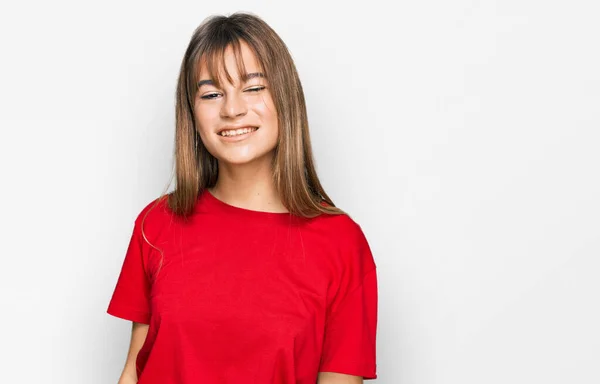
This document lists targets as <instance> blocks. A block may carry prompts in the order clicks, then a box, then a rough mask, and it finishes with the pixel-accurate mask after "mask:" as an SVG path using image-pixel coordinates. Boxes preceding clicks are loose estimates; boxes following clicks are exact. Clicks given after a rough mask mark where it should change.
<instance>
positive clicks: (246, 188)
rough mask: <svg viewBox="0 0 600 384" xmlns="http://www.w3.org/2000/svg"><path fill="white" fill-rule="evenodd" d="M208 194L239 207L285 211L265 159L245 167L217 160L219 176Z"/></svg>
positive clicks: (267, 159)
mask: <svg viewBox="0 0 600 384" xmlns="http://www.w3.org/2000/svg"><path fill="white" fill-rule="evenodd" d="M208 189H209V191H210V192H211V193H212V194H213V195H214V196H215V197H216V198H218V199H219V200H221V201H223V202H225V203H227V204H230V205H233V206H237V207H240V208H245V209H251V210H255V211H264V212H277V213H280V212H287V209H286V208H285V206H284V205H283V204H282V203H281V199H280V198H279V195H278V193H277V190H276V188H275V185H274V183H273V175H272V171H271V161H270V159H269V158H266V159H264V160H263V161H260V162H252V163H247V164H230V163H225V162H223V161H219V177H218V179H217V183H216V184H215V186H214V187H212V188H208Z"/></svg>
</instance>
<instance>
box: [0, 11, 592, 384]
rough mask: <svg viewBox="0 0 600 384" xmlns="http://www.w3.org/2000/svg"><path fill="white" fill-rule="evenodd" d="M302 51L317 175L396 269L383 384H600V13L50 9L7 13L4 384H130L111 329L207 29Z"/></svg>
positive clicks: (118, 324)
mask: <svg viewBox="0 0 600 384" xmlns="http://www.w3.org/2000/svg"><path fill="white" fill-rule="evenodd" d="M237 10H241V11H251V12H254V13H256V14H258V15H259V16H261V17H262V18H264V19H265V20H266V21H267V22H268V23H269V24H270V25H271V26H272V27H273V28H274V29H275V30H276V31H277V32H278V33H279V34H280V35H281V37H282V38H283V40H284V41H285V42H286V44H287V45H288V47H289V49H290V51H291V52H292V55H293V57H294V59H295V62H296V65H297V67H298V70H299V73H300V76H301V79H302V81H303V85H304V88H305V93H306V99H307V103H308V111H309V120H310V129H311V135H312V140H313V147H314V150H315V157H316V161H317V167H318V172H319V175H320V177H321V180H322V182H323V184H324V186H325V189H326V191H327V192H328V193H329V194H330V195H331V197H332V198H333V200H334V202H335V204H336V205H338V206H340V207H341V208H342V209H345V210H346V211H348V212H349V213H351V214H352V215H353V217H354V218H355V219H356V220H357V222H359V223H360V224H361V226H362V228H363V230H364V232H365V234H366V235H367V238H368V240H369V242H370V244H371V247H372V249H373V252H374V255H375V258H376V263H377V264H378V273H379V275H378V276H379V288H380V307H379V327H378V336H379V338H378V346H377V352H378V373H379V379H378V381H377V382H378V383H385V384H395V383H401V384H454V383H456V384H459V383H460V384H465V383H468V384H471V383H472V384H480V383H486V384H494V383H498V384H506V383H511V384H516V383H524V384H525V383H527V384H530V383H544V384H554V383H569V384H570V383H577V384H586V383H599V382H600V369H598V367H599V364H600V327H599V324H600V308H599V302H600V298H599V296H600V279H599V278H598V276H599V272H600V262H599V258H598V256H599V255H600V203H599V199H598V196H600V172H599V166H600V150H599V149H598V148H599V146H600V133H599V128H600V117H599V114H598V107H599V106H600V75H599V71H598V68H600V55H599V49H598V37H599V36H600V23H598V16H599V11H600V8H599V7H598V5H597V2H593V1H587V2H584V1H571V2H565V1H562V2H559V1H541V0H540V1H532V0H503V1H475V0H454V1H443V0H437V1H429V0H426V1H406V2H402V3H395V2H384V1H368V2H364V3H356V4H355V5H350V4H348V3H347V2H341V1H340V2H326V1H314V2H307V1H303V2H260V1H237V2H236V1H212V2H207V1H174V2H169V3H168V4H167V2H164V1H161V2H149V1H138V2H117V1H103V2H99V1H95V2H83V1H77V2H76V1H71V2H66V1H50V2H43V1H32V2H20V3H16V2H15V3H12V4H7V5H4V4H3V5H2V6H1V10H0V43H1V44H0V52H1V61H0V63H1V66H2V67H1V71H0V108H1V114H0V128H1V130H0V131H1V137H0V153H1V156H2V158H1V162H0V164H1V167H2V169H1V172H2V173H1V174H2V178H3V185H2V192H1V193H2V201H3V206H2V214H1V215H0V217H1V224H2V256H1V257H2V266H1V268H0V294H1V295H2V298H1V299H2V315H1V317H0V320H1V322H2V324H1V328H0V352H1V354H2V356H0V357H1V359H2V364H1V365H2V368H1V369H0V382H2V383H60V384H71V383H73V384H75V383H77V384H80V383H89V384H92V383H98V384H100V383H116V381H117V378H118V376H119V374H120V371H121V369H122V366H123V363H124V361H125V356H126V352H127V347H128V343H129V337H130V328H131V324H130V323H129V322H126V321H124V320H121V319H117V318H114V317H112V316H109V315H107V314H106V312H105V311H106V307H107V305H108V302H109V299H110V296H111V294H112V290H113V288H114V285H115V283H116V279H117V276H118V273H119V269H120V267H121V263H122V260H123V257H124V255H125V250H126V247H127V243H128V240H129V236H130V233H131V229H132V228H133V221H134V219H135V215H136V214H137V213H138V212H139V211H140V210H141V208H142V207H143V206H144V205H145V204H147V203H149V202H150V201H151V200H152V199H154V198H156V197H157V196H158V195H159V194H160V193H161V192H162V191H163V189H164V188H165V187H166V186H167V185H168V183H169V178H170V171H171V166H172V155H171V153H172V150H173V132H174V92H175V82H176V77H177V74H178V69H179V64H180V61H181V58H182V57H183V53H184V50H185V48H186V46H187V44H188V41H189V38H190V36H191V34H192V32H193V30H194V28H195V27H196V26H197V25H198V24H199V23H200V22H201V21H202V20H203V19H204V18H205V17H207V16H209V15H211V14H216V13H219V14H223V13H226V14H228V13H231V12H234V11H237Z"/></svg>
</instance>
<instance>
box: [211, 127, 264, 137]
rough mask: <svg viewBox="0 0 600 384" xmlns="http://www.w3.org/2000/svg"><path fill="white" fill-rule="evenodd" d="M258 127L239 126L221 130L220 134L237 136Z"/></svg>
mask: <svg viewBox="0 0 600 384" xmlns="http://www.w3.org/2000/svg"><path fill="white" fill-rule="evenodd" d="M257 129H258V128H241V129H230V130H227V131H222V132H221V133H220V134H221V136H237V135H243V134H244V133H249V132H252V131H256V130H257Z"/></svg>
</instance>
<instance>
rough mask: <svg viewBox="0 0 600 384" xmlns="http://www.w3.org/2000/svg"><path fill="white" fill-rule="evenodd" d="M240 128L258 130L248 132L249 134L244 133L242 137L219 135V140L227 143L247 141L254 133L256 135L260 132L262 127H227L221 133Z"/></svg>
mask: <svg viewBox="0 0 600 384" xmlns="http://www.w3.org/2000/svg"><path fill="white" fill-rule="evenodd" d="M240 128H257V129H255V130H254V131H252V132H248V133H244V134H242V135H236V136H221V135H219V134H218V133H217V136H219V139H221V140H223V141H226V142H236V141H242V140H245V139H247V138H248V137H250V136H251V135H253V134H254V133H256V131H258V130H259V129H260V127H253V126H251V125H246V126H241V127H237V128H230V127H226V128H223V129H221V130H220V131H219V132H221V131H225V130H227V129H240Z"/></svg>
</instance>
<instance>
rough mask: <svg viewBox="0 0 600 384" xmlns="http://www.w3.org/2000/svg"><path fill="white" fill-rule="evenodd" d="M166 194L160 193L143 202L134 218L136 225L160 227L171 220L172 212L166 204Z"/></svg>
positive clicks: (145, 227)
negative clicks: (158, 195) (160, 194)
mask: <svg viewBox="0 0 600 384" xmlns="http://www.w3.org/2000/svg"><path fill="white" fill-rule="evenodd" d="M167 198H168V195H162V196H160V197H158V198H156V199H154V200H152V201H150V202H145V203H144V204H143V205H142V209H141V210H140V211H139V212H138V214H137V216H136V218H135V225H136V227H140V228H141V227H142V225H143V227H144V229H147V228H156V227H162V226H163V225H164V223H165V222H171V221H172V220H173V218H174V214H173V213H172V211H171V210H170V209H169V206H168V204H167Z"/></svg>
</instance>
